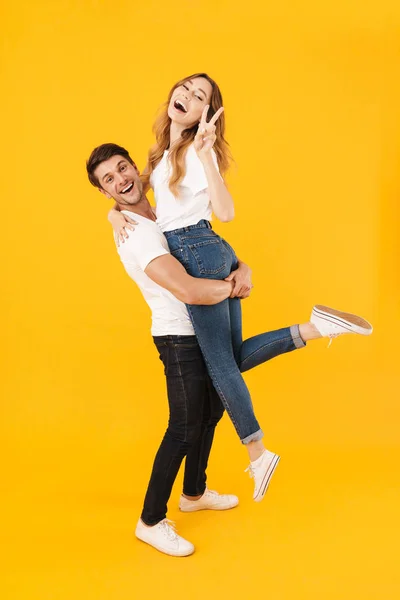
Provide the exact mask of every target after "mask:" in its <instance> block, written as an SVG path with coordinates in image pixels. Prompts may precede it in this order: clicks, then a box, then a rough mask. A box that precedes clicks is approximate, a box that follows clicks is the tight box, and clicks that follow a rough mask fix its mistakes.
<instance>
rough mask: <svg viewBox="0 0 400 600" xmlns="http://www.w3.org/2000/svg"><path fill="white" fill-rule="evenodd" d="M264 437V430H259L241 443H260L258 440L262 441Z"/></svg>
mask: <svg viewBox="0 0 400 600" xmlns="http://www.w3.org/2000/svg"><path fill="white" fill-rule="evenodd" d="M263 437H264V432H263V431H262V429H259V430H258V431H256V432H255V433H251V434H250V435H248V436H247V437H245V438H243V439H242V440H241V442H242V444H249V443H250V442H258V440H261V438H263Z"/></svg>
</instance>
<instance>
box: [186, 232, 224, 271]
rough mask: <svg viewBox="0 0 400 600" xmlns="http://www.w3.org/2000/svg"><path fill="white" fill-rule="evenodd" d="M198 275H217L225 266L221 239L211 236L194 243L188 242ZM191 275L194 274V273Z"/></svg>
mask: <svg viewBox="0 0 400 600" xmlns="http://www.w3.org/2000/svg"><path fill="white" fill-rule="evenodd" d="M188 248H189V250H190V252H191V253H192V255H193V257H194V259H195V261H196V265H197V269H198V272H199V274H200V275H218V274H219V273H222V272H223V271H225V270H226V268H227V261H226V249H225V247H224V245H223V244H222V242H221V239H219V238H217V237H213V238H210V239H207V240H203V241H202V242H196V243H195V244H188ZM191 275H194V276H196V274H195V273H191Z"/></svg>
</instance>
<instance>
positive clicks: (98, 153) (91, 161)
mask: <svg viewBox="0 0 400 600" xmlns="http://www.w3.org/2000/svg"><path fill="white" fill-rule="evenodd" d="M116 155H120V156H123V157H124V158H126V160H127V161H128V162H130V163H131V165H133V166H134V167H135V169H137V167H136V165H135V163H134V162H133V160H132V159H131V157H130V156H129V152H128V150H125V148H123V147H122V146H118V145H117V144H102V145H101V146H97V148H95V149H94V150H93V152H92V154H91V155H90V156H89V158H88V160H87V162H86V171H87V174H88V177H89V181H90V183H91V184H92V185H94V187H101V185H100V182H99V180H98V179H97V177H96V176H95V174H94V172H95V170H96V169H97V167H98V166H99V164H101V163H102V162H104V161H105V160H109V159H110V158H111V157H112V156H116Z"/></svg>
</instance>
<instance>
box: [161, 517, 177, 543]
mask: <svg viewBox="0 0 400 600" xmlns="http://www.w3.org/2000/svg"><path fill="white" fill-rule="evenodd" d="M160 525H161V527H162V528H163V531H164V534H165V535H166V536H167V538H168V539H169V540H171V541H174V540H176V539H177V537H178V534H177V533H176V531H175V527H176V526H175V523H174V521H170V520H169V519H164V520H163V521H161V523H160Z"/></svg>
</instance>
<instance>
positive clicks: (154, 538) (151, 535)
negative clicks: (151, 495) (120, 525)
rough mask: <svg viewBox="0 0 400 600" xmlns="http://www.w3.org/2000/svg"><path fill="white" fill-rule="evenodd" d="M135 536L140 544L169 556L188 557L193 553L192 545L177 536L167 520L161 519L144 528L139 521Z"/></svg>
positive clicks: (171, 523) (171, 524) (170, 522)
mask: <svg viewBox="0 0 400 600" xmlns="http://www.w3.org/2000/svg"><path fill="white" fill-rule="evenodd" d="M135 535H136V537H137V538H138V539H139V540H142V542H146V544H150V546H153V548H156V550H159V551H160V552H164V554H169V555H170V556H189V555H190V554H193V552H194V546H193V544H191V543H190V542H188V541H187V540H185V539H184V538H183V537H181V536H180V535H178V534H177V533H176V531H175V525H174V523H173V522H172V521H169V520H168V519H163V520H162V521H160V522H159V523H157V525H154V526H153V527H146V525H144V524H143V521H142V520H141V519H139V521H138V524H137V525H136V531H135Z"/></svg>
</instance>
